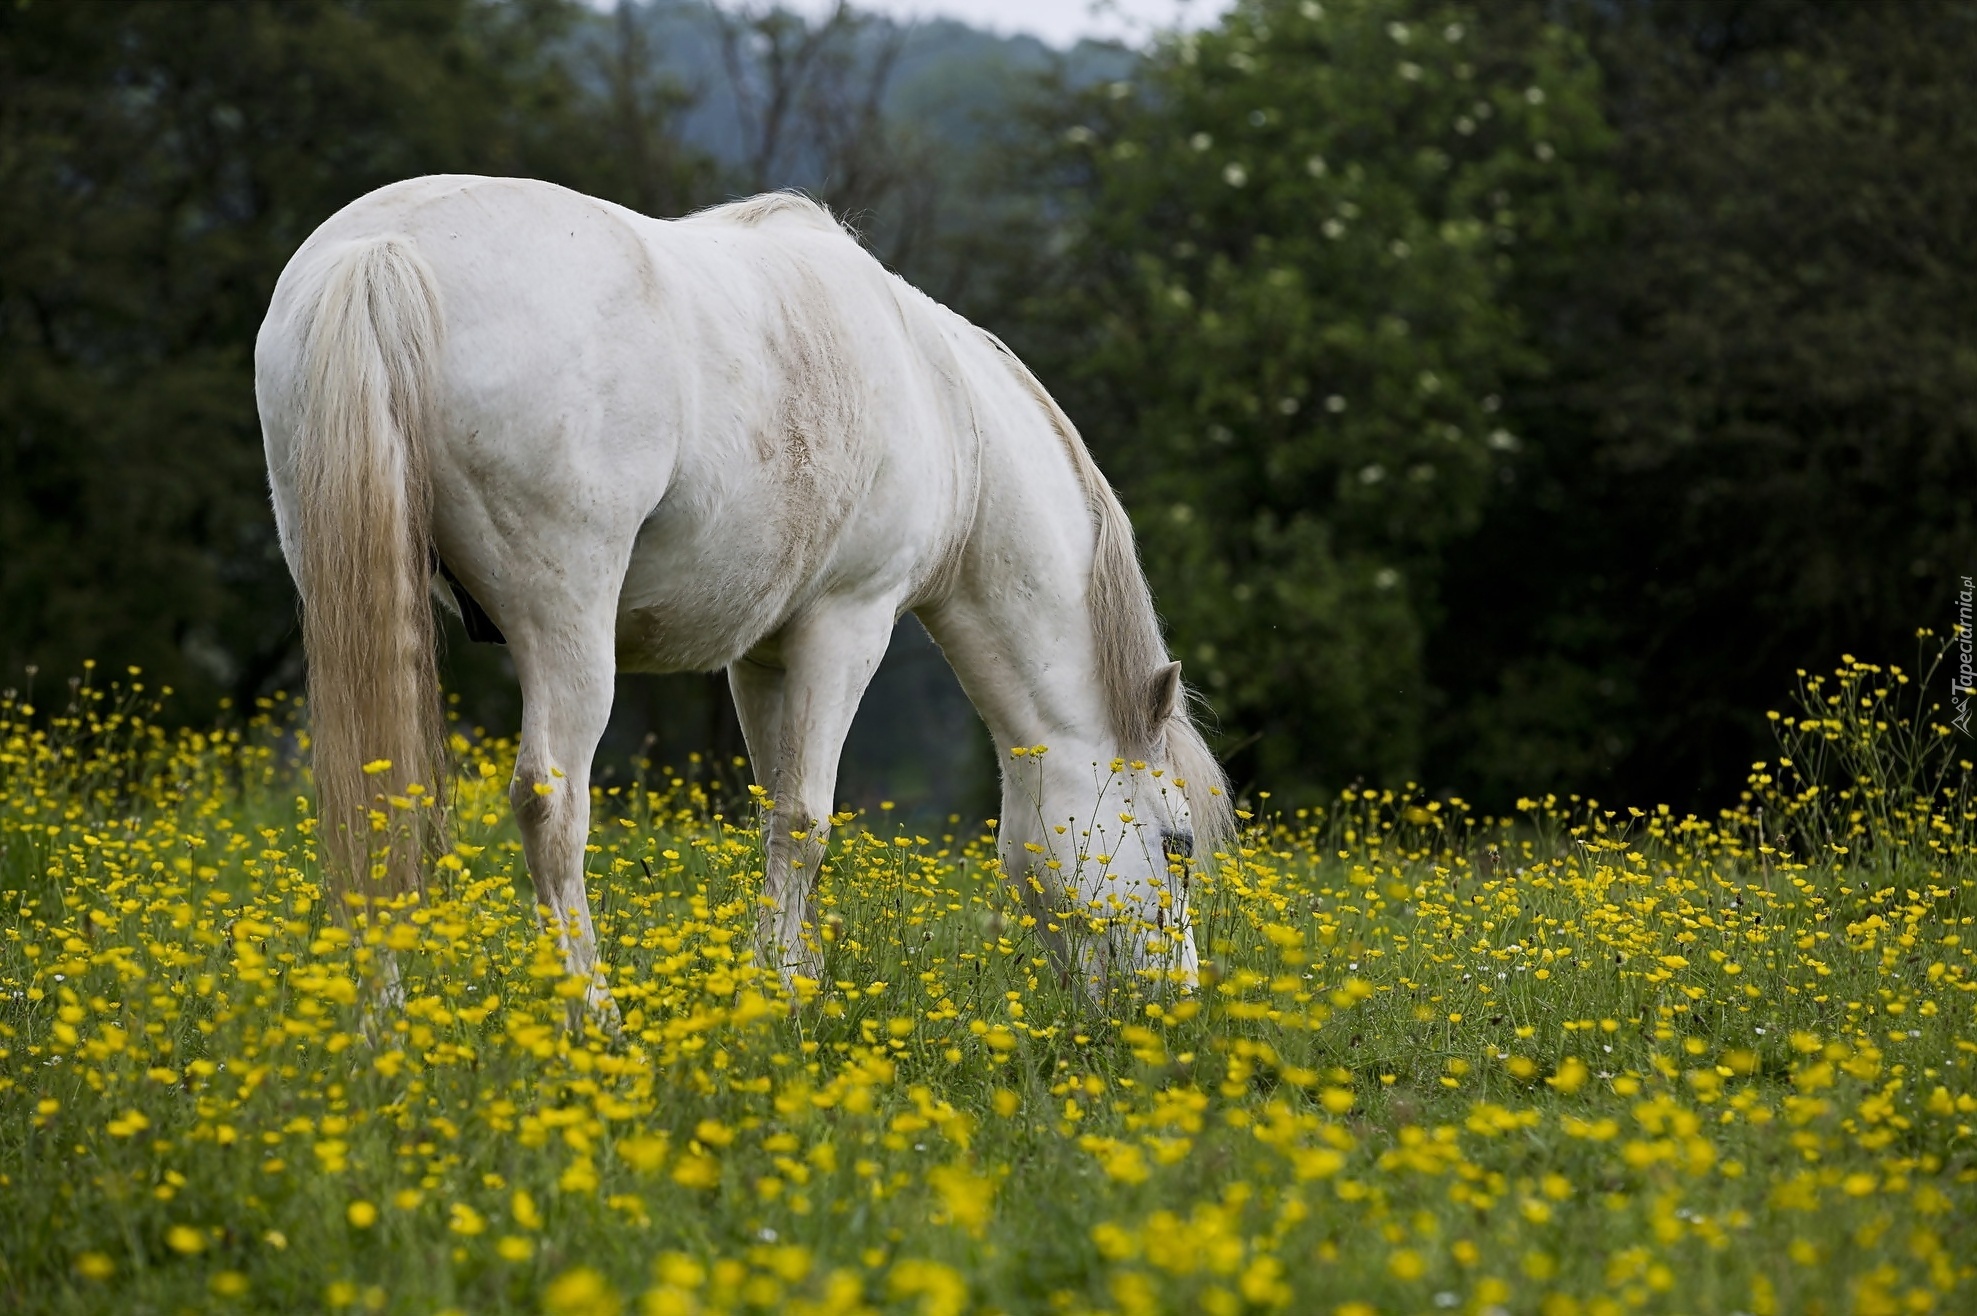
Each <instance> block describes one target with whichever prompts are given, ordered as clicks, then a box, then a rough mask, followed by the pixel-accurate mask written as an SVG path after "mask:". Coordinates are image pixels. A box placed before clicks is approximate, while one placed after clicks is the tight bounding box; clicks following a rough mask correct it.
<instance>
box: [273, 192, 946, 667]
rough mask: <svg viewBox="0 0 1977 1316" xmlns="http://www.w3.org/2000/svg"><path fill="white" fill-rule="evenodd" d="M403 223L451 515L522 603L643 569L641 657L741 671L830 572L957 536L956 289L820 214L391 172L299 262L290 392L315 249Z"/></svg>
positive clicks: (865, 569) (918, 553) (461, 543)
mask: <svg viewBox="0 0 1977 1316" xmlns="http://www.w3.org/2000/svg"><path fill="white" fill-rule="evenodd" d="M385 235H395V236H403V237H407V238H409V239H410V240H411V241H412V243H413V245H414V246H415V247H416V249H417V250H418V252H419V253H420V255H421V256H422V257H423V259H424V260H425V262H426V263H427V265H428V266H429V267H430V269H431V271H432V274H433V278H434V280H435V282H436V284H437V287H438V293H439V300H440V303H441V306H442V308H443V314H444V319H445V347H444V353H443V358H444V366H443V372H442V374H443V379H442V382H441V393H442V406H441V412H442V417H443V419H442V423H441V424H440V425H439V426H438V429H437V432H436V433H435V435H434V436H433V441H432V443H431V451H430V453H429V458H430V462H431V467H432V476H433V488H434V497H435V506H434V522H433V529H434V537H435V539H436V540H437V541H438V545H439V548H440V551H441V553H442V555H443V556H444V557H445V559H446V561H447V563H448V565H449V566H450V567H452V568H453V569H454V570H455V571H456V572H457V573H458V574H460V575H461V576H462V577H463V578H465V579H468V580H469V582H470V584H471V585H472V586H473V587H474V588H475V591H476V594H477V596H478V595H479V594H482V593H485V594H487V595H488V596H489V597H485V598H481V600H480V601H481V602H482V603H483V605H484V606H486V607H487V608H488V609H489V611H490V612H491V613H493V615H494V617H495V619H496V620H497V621H503V613H504V612H512V611H514V610H515V607H516V606H517V604H516V603H514V602H511V597H509V596H512V599H516V600H519V599H521V598H523V597H524V596H527V595H530V594H532V593H535V592H539V591H541V590H542V589H544V588H546V586H545V584H544V582H545V580H548V579H552V578H554V577H555V576H556V574H557V573H558V572H559V571H562V570H564V569H565V565H566V564H564V563H561V562H558V561H556V560H555V559H557V558H559V557H572V556H574V557H576V558H579V559H582V560H583V562H584V563H587V564H589V566H590V569H595V570H602V571H607V572H615V573H617V575H618V578H619V579H620V580H622V589H621V590H620V591H619V592H618V612H619V616H618V623H617V624H618V631H619V648H620V658H621V661H623V662H624V663H625V664H626V665H628V666H632V667H639V668H646V669H653V670H665V669H677V668H706V667H715V666H719V665H721V664H723V663H726V662H728V661H731V660H732V659H733V658H734V657H737V656H739V654H740V653H741V652H745V651H746V650H747V649H748V648H749V647H751V646H752V645H754V644H755V643H757V642H758V641H759V640H760V639H761V638H763V636H765V635H767V634H768V633H770V632H772V631H773V630H774V629H775V628H776V627H777V626H778V625H780V624H781V622H782V621H783V620H784V619H786V617H787V616H788V615H789V613H790V612H791V610H792V609H794V608H797V607H800V606H801V605H802V603H803V601H804V599H805V598H807V597H809V596H810V595H812V594H814V593H816V592H817V591H819V590H828V589H832V588H840V587H843V586H845V585H846V584H847V582H850V583H864V584H867V585H871V586H873V587H875V588H882V589H897V590H899V591H900V592H901V593H902V596H904V595H910V594H911V593H912V592H913V591H914V590H915V589H916V588H917V587H918V585H919V583H921V582H923V581H924V580H925V579H926V578H927V577H929V576H930V575H931V574H933V572H934V571H935V570H936V569H937V565H938V559H940V558H941V557H942V556H943V554H946V553H948V552H949V550H950V548H951V545H950V543H949V542H948V541H950V540H951V539H952V538H953V537H954V534H955V533H956V531H955V529H954V526H953V522H954V521H955V520H956V518H957V517H963V516H965V514H966V510H967V509H966V508H965V507H964V506H963V504H964V503H965V502H966V499H964V498H963V497H962V496H961V493H962V486H963V485H964V484H965V483H966V480H965V472H964V471H962V470H961V469H959V468H960V466H961V465H962V464H964V463H965V461H966V459H967V454H966V452H965V451H964V449H965V448H966V446H967V442H968V441H969V437H970V436H969V435H967V434H966V433H965V431H966V430H967V429H968V428H969V425H968V418H967V407H966V399H965V396H964V394H965V391H966V386H965V383H963V382H962V381H961V380H959V378H958V377H957V376H958V372H956V371H955V370H953V369H952V368H951V360H950V362H949V363H947V364H944V363H943V361H942V359H941V358H942V356H943V353H944V352H945V351H946V337H945V334H944V332H943V331H942V330H941V329H940V328H939V326H938V323H937V321H938V318H939V317H938V316H937V315H935V314H933V313H932V312H933V308H932V304H931V303H924V299H920V298H918V295H917V294H912V293H911V292H910V290H907V289H905V288H904V286H903V285H901V284H899V283H898V282H897V280H895V279H893V278H892V276H890V275H888V274H887V273H886V272H885V271H884V270H883V268H882V267H881V266H879V265H878V263H877V262H876V261H875V260H873V259H872V257H871V256H870V255H869V254H868V253H866V252H865V251H864V250H863V249H862V248H861V247H859V246H858V244H857V242H856V240H855V239H853V238H852V237H850V236H849V235H848V234H846V233H845V232H844V231H843V230H842V229H841V228H840V227H839V226H838V225H837V223H836V222H835V221H834V220H832V219H831V218H830V216H829V215H828V214H827V213H826V212H825V211H823V210H822V208H820V207H817V206H815V205H814V204H813V203H810V202H808V201H805V200H802V199H800V198H795V197H790V196H782V195H771V196H767V197H758V198H753V199H751V200H748V201H743V202H738V203H734V204H731V205H728V206H724V207H719V208H716V209H714V210H711V211H706V212H702V213H701V214H699V215H696V216H693V217H689V218H688V219H685V220H679V221H661V220H652V219H648V218H646V217H644V216H640V215H637V214H635V213H634V212H631V211H628V210H625V209H623V208H621V207H618V206H614V205H611V204H609V203H607V202H602V201H598V200H596V199H594V198H590V197H586V196H583V195H581V194H579V193H575V192H571V191H568V190H567V189H563V188H560V187H555V186H553V185H550V184H545V183H538V182H533V181H528V180H516V179H494V178H477V177H461V176H438V177H432V178H422V179H415V180H410V181H408V182H405V183H400V184H395V185H393V186H391V187H387V188H384V189H380V190H379V191H377V192H374V193H372V194H370V195H369V196H367V197H364V198H360V199H359V200H358V201H356V202H353V203H352V204H351V205H350V206H348V207H346V208H345V209H344V210H343V211H341V212H339V213H338V214H337V215H335V216H333V217H332V218H331V219H330V220H329V221H327V222H326V223H325V224H324V225H323V226H322V228H321V229H319V230H318V231H317V233H316V234H315V235H313V236H312V237H311V238H310V240H309V242H308V243H307V244H305V246H304V247H303V249H302V250H301V251H300V252H298V253H297V255H296V257H295V259H294V260H293V261H292V262H291V264H290V267H289V269H288V270H287V271H285V272H284V275H283V278H282V281H281V285H280V286H279V287H278V289H277V295H276V298H275V304H274V306H273V308H272V309H271V311H270V316H269V324H268V328H267V329H266V330H264V335H263V344H262V351H261V353H260V354H259V356H260V357H261V358H265V359H261V360H257V373H259V374H261V375H262V376H263V377H264V378H266V379H267V380H268V381H269V382H270V387H271V389H272V391H273V392H275V393H276V394H280V393H281V392H282V391H283V389H284V388H287V389H288V390H290V391H293V389H295V388H296V387H299V383H300V369H299V362H300V344H301V340H302V337H303V330H304V328H305V325H306V315H307V313H308V307H309V305H310V299H311V295H312V290H313V287H314V283H315V276H316V271H318V270H319V269H321V268H322V267H323V266H324V265H325V264H326V263H327V262H328V261H329V260H331V259H333V258H334V254H335V252H336V251H338V250H339V249H341V248H343V247H344V246H345V245H346V244H348V243H351V242H356V241H363V240H367V239H375V238H378V237H382V236H385ZM922 303H924V305H923V304H922ZM271 338H272V339H273V342H272V343H271V342H270V339H271ZM948 355H949V357H950V358H951V353H949V354H948ZM273 410H274V411H275V412H277V413H279V412H280V411H281V410H282V408H281V406H280V405H279V400H278V399H277V403H276V405H275V406H274V408H273ZM280 429H281V424H280V421H279V418H278V417H277V418H276V420H275V421H274V422H273V423H272V424H271V425H270V437H269V450H270V460H271V466H275V465H277V461H278V457H279V452H278V449H279V448H280V447H281V444H282V442H283V441H284V438H285V437H286V436H284V435H282V434H281V433H279V432H278V431H279V430H280ZM279 483H280V482H279V480H277V486H278V487H277V497H278V499H279V497H280V496H281V490H280V488H279ZM503 628H504V629H507V626H506V624H505V622H504V623H503Z"/></svg>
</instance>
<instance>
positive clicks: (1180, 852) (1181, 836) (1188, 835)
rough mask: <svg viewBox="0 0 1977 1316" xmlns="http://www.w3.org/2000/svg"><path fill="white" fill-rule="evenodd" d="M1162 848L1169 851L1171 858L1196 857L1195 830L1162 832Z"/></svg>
mask: <svg viewBox="0 0 1977 1316" xmlns="http://www.w3.org/2000/svg"><path fill="white" fill-rule="evenodd" d="M1160 848H1161V849H1162V850H1165V851H1166V852H1167V857H1168V858H1169V859H1192V858H1194V833H1193V832H1162V833H1161V834H1160Z"/></svg>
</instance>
